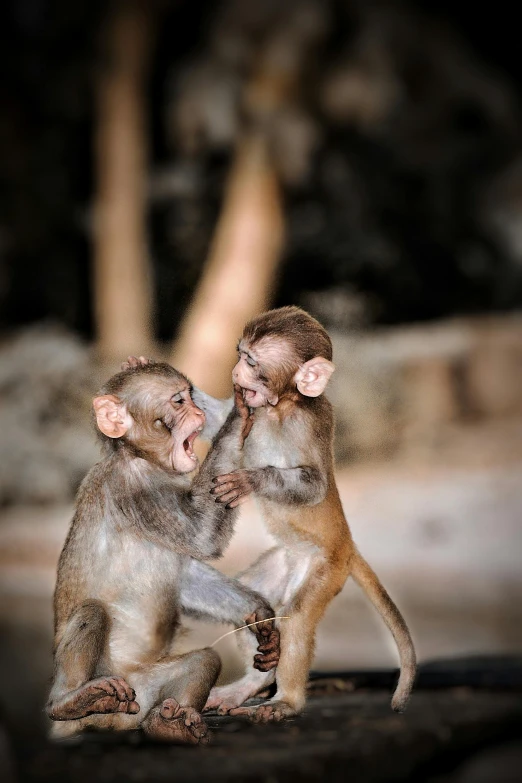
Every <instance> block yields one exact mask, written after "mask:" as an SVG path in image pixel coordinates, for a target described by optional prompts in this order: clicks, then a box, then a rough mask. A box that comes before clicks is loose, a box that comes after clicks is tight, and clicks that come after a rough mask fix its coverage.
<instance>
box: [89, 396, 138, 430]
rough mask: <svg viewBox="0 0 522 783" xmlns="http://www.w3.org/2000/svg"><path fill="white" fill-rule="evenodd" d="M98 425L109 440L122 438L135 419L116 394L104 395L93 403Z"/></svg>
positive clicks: (96, 398)
mask: <svg viewBox="0 0 522 783" xmlns="http://www.w3.org/2000/svg"><path fill="white" fill-rule="evenodd" d="M92 405H93V408H94V412H95V414H96V424H97V426H98V429H99V430H100V432H103V434H104V435H107V437H109V438H121V436H122V435H125V433H126V432H127V431H128V429H129V428H130V427H131V426H132V423H133V418H132V416H131V415H130V413H128V412H127V408H126V406H125V403H123V402H122V401H121V400H120V398H119V397H116V396H115V395H114V394H103V395H102V396H101V397H95V398H94V400H93V401H92Z"/></svg>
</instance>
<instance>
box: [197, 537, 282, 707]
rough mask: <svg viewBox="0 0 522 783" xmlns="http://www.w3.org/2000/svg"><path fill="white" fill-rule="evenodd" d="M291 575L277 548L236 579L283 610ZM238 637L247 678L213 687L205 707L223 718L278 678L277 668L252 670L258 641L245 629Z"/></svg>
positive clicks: (280, 550)
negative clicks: (282, 603)
mask: <svg viewBox="0 0 522 783" xmlns="http://www.w3.org/2000/svg"><path fill="white" fill-rule="evenodd" d="M289 576H290V575H289V569H288V563H287V561H286V557H285V552H284V550H283V549H282V548H281V547H274V548H272V549H269V550H268V552H264V553H263V554H262V555H261V557H259V558H258V559H257V560H256V562H255V563H253V564H252V565H251V566H250V567H249V568H248V569H247V570H246V571H244V572H243V573H242V574H239V575H238V577H237V578H238V579H239V581H240V582H241V583H242V584H245V585H247V586H248V587H250V588H251V589H253V590H256V591H257V592H259V593H261V595H264V596H265V598H267V599H268V600H269V601H270V603H271V604H272V606H274V607H278V606H279V607H280V606H281V602H282V599H283V596H284V592H285V590H286V588H287V584H288V580H289ZM276 614H282V615H285V614H286V612H285V611H284V610H280V611H277V610H276ZM286 622H288V621H287V620H283V621H282V623H281V624H279V623H277V626H278V628H281V629H282V627H283V625H284V623H286ZM236 637H237V643H238V647H239V649H240V652H241V659H242V660H243V662H244V665H245V675H244V676H243V677H241V678H240V679H239V680H236V681H235V682H231V683H229V684H228V685H221V686H219V687H218V688H212V690H211V692H210V696H209V698H208V701H207V703H206V705H205V709H207V710H211V709H217V711H218V712H219V714H221V715H225V714H226V713H228V712H230V710H232V709H234V708H235V707H239V706H240V705H241V704H243V702H245V701H246V700H247V699H249V698H250V697H251V696H255V695H256V694H258V693H260V692H261V691H263V690H265V688H268V687H269V686H270V685H272V683H273V682H274V681H275V678H276V670H275V669H273V670H271V671H266V672H263V671H258V670H256V669H253V668H252V665H251V663H250V662H251V660H252V656H253V655H254V654H255V652H256V641H255V638H254V637H253V636H252V634H251V633H250V632H249V631H248V630H242V631H238V633H237V634H236Z"/></svg>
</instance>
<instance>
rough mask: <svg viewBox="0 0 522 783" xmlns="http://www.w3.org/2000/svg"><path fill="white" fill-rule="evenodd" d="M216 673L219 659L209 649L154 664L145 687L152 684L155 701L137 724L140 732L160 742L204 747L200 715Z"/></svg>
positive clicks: (204, 731) (205, 740)
mask: <svg viewBox="0 0 522 783" xmlns="http://www.w3.org/2000/svg"><path fill="white" fill-rule="evenodd" d="M220 671H221V659H220V657H219V655H218V654H217V653H216V652H215V651H214V650H213V649H212V648H210V647H207V648H205V649H203V650H196V651H195V652H190V653H186V654H185V655H180V656H178V657H177V658H174V659H171V660H169V661H161V662H160V663H158V664H156V665H155V666H154V671H153V672H149V687H154V686H153V683H154V680H156V685H159V691H158V701H157V703H156V704H155V705H154V706H153V707H152V709H151V711H150V712H149V714H148V715H147V717H146V718H145V720H144V721H143V723H142V724H141V727H142V729H143V731H144V732H145V733H146V734H147V735H148V736H149V737H152V738H153V739H155V740H160V741H162V742H173V743H177V744H182V745H198V744H201V745H206V744H208V742H209V741H210V735H209V731H208V727H207V724H206V723H205V721H204V720H203V718H202V717H201V711H202V710H203V707H204V706H205V702H206V700H207V697H208V694H209V693H210V689H211V688H212V686H213V685H214V683H215V682H216V680H217V678H218V675H219V672H220ZM151 674H152V682H151V679H150V675H151ZM138 687H139V686H138Z"/></svg>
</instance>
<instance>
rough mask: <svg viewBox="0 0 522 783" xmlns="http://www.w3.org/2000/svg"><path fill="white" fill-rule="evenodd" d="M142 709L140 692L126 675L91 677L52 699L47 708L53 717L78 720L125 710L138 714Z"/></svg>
mask: <svg viewBox="0 0 522 783" xmlns="http://www.w3.org/2000/svg"><path fill="white" fill-rule="evenodd" d="M139 711H140V705H139V704H138V702H137V701H136V694H135V693H134V691H133V689H132V688H131V687H130V685H128V684H127V683H126V682H125V680H124V679H123V677H99V678H98V679H97V680H90V681H89V682H86V683H85V685H82V686H81V688H77V690H75V691H71V692H70V693H67V694H66V695H65V696H64V697H63V698H62V699H60V700H59V701H57V702H52V703H51V704H50V705H49V706H48V708H47V712H48V715H49V717H50V718H51V719H52V720H77V719H78V718H85V717H86V716H87V715H95V714H101V715H104V714H106V713H109V712H125V713H128V714H131V715H135V714H136V713H137V712H139Z"/></svg>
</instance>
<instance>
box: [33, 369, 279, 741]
mask: <svg viewBox="0 0 522 783" xmlns="http://www.w3.org/2000/svg"><path fill="white" fill-rule="evenodd" d="M191 392H192V387H191V385H190V383H189V381H188V380H187V378H185V376H183V375H181V373H179V372H177V371H176V370H174V369H173V368H172V367H170V366H169V365H168V364H161V363H158V364H151V365H148V364H146V363H145V364H140V363H139V362H138V361H136V360H133V361H132V362H131V366H128V367H127V369H126V370H125V371H123V372H121V373H118V374H117V375H115V376H114V377H112V378H111V379H110V380H109V382H108V383H107V384H106V385H105V387H104V388H103V390H102V391H101V392H100V394H99V395H98V396H97V397H96V398H95V399H94V402H93V405H94V410H95V416H96V423H97V426H98V429H99V431H100V433H101V437H102V439H103V441H104V444H105V449H106V452H107V456H106V457H105V459H103V460H102V461H101V462H99V463H98V464H97V465H95V466H94V468H92V470H91V471H90V473H89V474H88V475H87V477H86V478H85V480H84V482H83V484H82V486H81V488H80V490H79V493H78V498H77V503H76V513H75V515H74V519H73V522H72V524H71V528H70V530H69V534H68V536H67V540H66V542H65V545H64V548H63V551H62V554H61V556H60V561H59V565H58V578H57V585H56V591H55V596H54V609H55V644H54V677H53V685H52V690H51V694H50V697H49V702H48V705H47V713H48V715H49V717H50V718H51V719H52V720H53V721H57V722H56V723H54V725H53V732H52V733H53V735H54V736H55V737H65V736H68V735H70V734H75V733H77V732H79V731H82V730H83V729H86V728H95V729H134V728H137V727H138V726H141V728H142V729H143V730H144V731H145V733H146V734H147V735H149V736H150V737H153V738H155V739H160V740H166V741H173V742H181V743H189V744H197V743H200V742H201V743H205V742H207V741H208V732H207V726H206V724H205V722H204V721H203V719H202V718H201V715H200V712H201V710H202V708H203V706H204V704H205V702H206V700H207V697H208V695H209V692H210V689H211V687H212V686H213V685H214V683H215V681H216V679H217V676H218V674H219V670H220V666H221V662H220V659H219V656H218V655H217V653H216V652H215V651H214V650H213V649H210V648H207V649H203V650H197V651H194V652H189V653H187V654H185V655H177V654H176V653H175V651H174V643H175V641H176V636H177V633H178V630H179V627H180V615H181V613H182V612H184V613H186V614H189V615H192V616H194V617H199V618H202V619H207V620H213V621H217V622H230V623H234V624H236V625H242V624H243V623H245V622H246V623H249V622H250V623H252V622H258V621H262V622H260V623H259V624H257V625H255V626H254V627H253V628H252V631H253V633H254V634H255V636H256V638H257V643H258V644H260V648H259V649H260V654H258V655H256V656H255V664H254V665H255V666H257V667H259V668H260V669H263V670H268V669H270V668H272V667H273V666H275V665H276V663H277V658H278V632H277V631H276V630H275V629H274V628H273V623H272V621H270V620H267V619H266V618H270V617H273V615H274V612H273V610H272V608H271V606H270V605H269V603H268V601H266V600H265V599H264V598H263V597H262V596H261V595H259V594H258V593H257V592H255V591H254V590H252V589H250V588H248V587H246V586H244V585H241V584H240V583H239V582H236V581H235V580H233V579H227V578H226V577H225V576H223V575H222V574H220V573H219V572H218V571H216V570H215V569H213V568H211V567H210V566H208V565H205V564H204V563H202V562H200V561H201V560H202V559H208V558H214V557H218V556H220V555H221V553H222V551H223V549H224V548H225V546H226V545H227V544H228V542H229V540H230V537H231V535H232V532H233V526H234V522H235V516H236V512H234V510H233V509H227V508H226V507H225V506H224V505H221V506H219V505H216V503H215V502H214V498H213V497H212V495H211V494H210V489H211V487H212V486H213V485H212V478H213V477H215V476H216V475H218V474H220V473H223V472H230V471H234V470H236V469H237V468H238V467H239V464H240V456H241V449H242V447H243V442H244V438H245V436H246V434H247V433H248V429H249V427H250V421H249V412H248V409H247V408H246V407H245V405H244V403H243V401H242V396H241V394H240V393H239V394H236V408H235V409H234V410H232V411H231V412H230V414H229V415H228V418H227V419H226V422H225V424H224V425H223V427H222V428H221V430H220V431H219V433H218V435H217V437H216V439H215V441H214V444H213V447H212V449H211V451H210V452H209V454H208V456H207V458H206V460H205V461H204V463H203V465H202V466H201V470H200V472H199V474H198V475H197V476H196V477H195V478H194V480H193V481H192V484H191V483H190V480H189V479H188V478H187V476H186V475H184V474H187V473H189V472H191V471H192V470H194V468H195V467H196V464H197V458H196V456H195V455H194V452H193V443H194V440H195V438H196V437H197V436H198V434H199V433H200V432H201V430H202V429H203V425H204V423H205V413H204V412H203V411H202V410H200V408H198V407H197V406H196V405H195V403H194V402H193V400H192V397H191ZM200 398H201V399H202V401H203V403H204V400H205V395H200ZM210 418H212V412H211V414H210ZM253 638H254V637H253Z"/></svg>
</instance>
